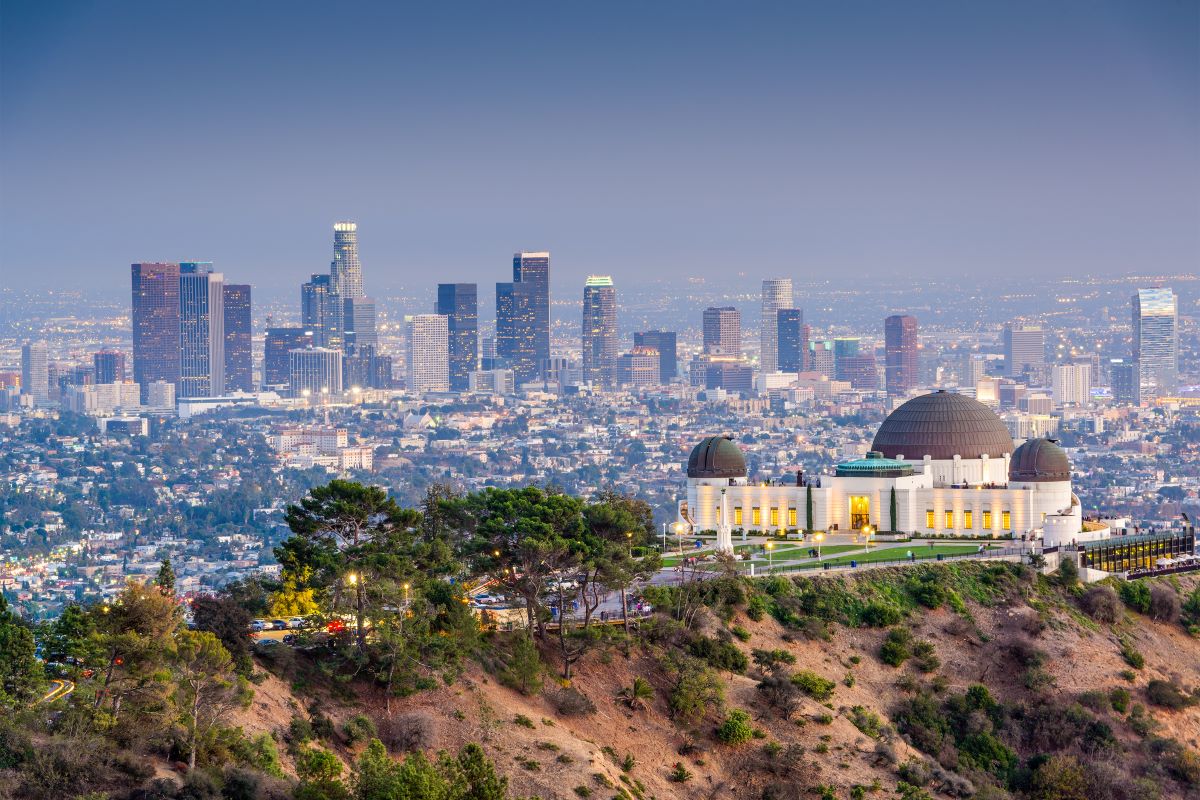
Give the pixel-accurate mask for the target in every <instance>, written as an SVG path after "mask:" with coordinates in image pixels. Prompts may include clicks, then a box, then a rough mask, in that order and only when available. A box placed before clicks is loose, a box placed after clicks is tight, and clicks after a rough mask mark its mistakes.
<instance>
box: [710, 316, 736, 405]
mask: <svg viewBox="0 0 1200 800" xmlns="http://www.w3.org/2000/svg"><path fill="white" fill-rule="evenodd" d="M704 352H706V353H713V354H717V355H726V356H733V357H735V358H741V357H742V313H741V312H740V311H738V310H737V309H736V308H734V307H732V306H724V307H721V308H716V307H710V308H706V309H704ZM709 388H717V387H709Z"/></svg>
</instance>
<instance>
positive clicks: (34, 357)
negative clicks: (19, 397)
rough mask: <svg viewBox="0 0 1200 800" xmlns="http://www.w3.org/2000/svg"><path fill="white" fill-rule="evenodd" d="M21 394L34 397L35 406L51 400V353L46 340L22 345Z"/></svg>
mask: <svg viewBox="0 0 1200 800" xmlns="http://www.w3.org/2000/svg"><path fill="white" fill-rule="evenodd" d="M21 394H27V395H29V396H30V397H32V398H33V404H34V405H35V406H44V405H46V404H48V403H49V402H50V353H49V349H48V348H47V346H46V343H45V342H26V343H25V344H24V345H22V346H21Z"/></svg>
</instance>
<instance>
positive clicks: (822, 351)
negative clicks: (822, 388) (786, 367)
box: [806, 339, 837, 378]
mask: <svg viewBox="0 0 1200 800" xmlns="http://www.w3.org/2000/svg"><path fill="white" fill-rule="evenodd" d="M808 351H809V352H808V366H809V370H811V371H813V372H818V373H820V374H822V375H824V376H825V377H826V378H832V377H834V375H836V374H837V365H836V359H835V358H834V354H833V342H831V341H829V340H828V339H826V340H823V341H819V342H813V341H810V342H809V345H808ZM806 371H808V370H806Z"/></svg>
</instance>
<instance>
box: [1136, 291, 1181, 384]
mask: <svg viewBox="0 0 1200 800" xmlns="http://www.w3.org/2000/svg"><path fill="white" fill-rule="evenodd" d="M1177 311H1178V308H1177V300H1176V297H1175V292H1173V291H1172V290H1171V289H1138V290H1137V294H1135V295H1134V296H1133V361H1134V363H1135V364H1136V365H1137V373H1138V382H1137V389H1138V395H1137V402H1139V403H1140V402H1142V400H1144V399H1146V398H1149V397H1162V396H1165V395H1169V394H1171V393H1172V392H1174V391H1175V390H1176V389H1178V388H1179V326H1178V324H1177Z"/></svg>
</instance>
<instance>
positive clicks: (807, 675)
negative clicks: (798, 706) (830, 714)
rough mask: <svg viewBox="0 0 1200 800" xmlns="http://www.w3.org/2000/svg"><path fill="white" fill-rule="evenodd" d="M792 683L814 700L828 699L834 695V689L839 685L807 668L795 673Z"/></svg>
mask: <svg viewBox="0 0 1200 800" xmlns="http://www.w3.org/2000/svg"><path fill="white" fill-rule="evenodd" d="M792 683H794V684H796V686H798V687H799V688H800V691H802V692H804V693H805V694H806V695H808V696H809V697H811V698H812V699H814V700H828V699H829V698H830V697H832V696H833V690H834V688H835V687H836V686H837V684H836V683H834V682H833V681H831V680H828V679H826V678H822V677H821V676H820V675H818V674H817V673H815V672H811V671H809V670H806V669H805V670H801V671H800V672H797V673H796V674H795V675H793V676H792Z"/></svg>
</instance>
